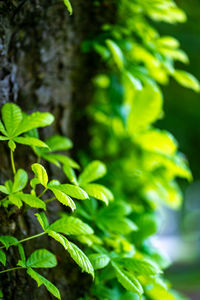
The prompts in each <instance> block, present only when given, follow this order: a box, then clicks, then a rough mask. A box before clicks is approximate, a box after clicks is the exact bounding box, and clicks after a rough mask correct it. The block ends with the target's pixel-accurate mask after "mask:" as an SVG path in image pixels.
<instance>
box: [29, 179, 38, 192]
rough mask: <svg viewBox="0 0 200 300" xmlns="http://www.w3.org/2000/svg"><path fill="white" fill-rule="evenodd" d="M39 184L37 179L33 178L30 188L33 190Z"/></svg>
mask: <svg viewBox="0 0 200 300" xmlns="http://www.w3.org/2000/svg"><path fill="white" fill-rule="evenodd" d="M37 184H40V181H39V179H38V178H36V177H34V178H33V179H31V180H30V186H31V187H32V188H33V189H35V187H36V185H37Z"/></svg>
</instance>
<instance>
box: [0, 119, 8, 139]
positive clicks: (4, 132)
mask: <svg viewBox="0 0 200 300" xmlns="http://www.w3.org/2000/svg"><path fill="white" fill-rule="evenodd" d="M0 131H1V133H3V134H4V135H5V136H7V135H8V134H7V131H6V129H5V127H4V125H3V123H2V122H1V121H0Z"/></svg>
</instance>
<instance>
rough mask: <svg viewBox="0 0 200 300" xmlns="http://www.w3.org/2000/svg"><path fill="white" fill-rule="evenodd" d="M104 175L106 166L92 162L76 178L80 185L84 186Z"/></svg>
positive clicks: (95, 161) (96, 161)
mask: <svg viewBox="0 0 200 300" xmlns="http://www.w3.org/2000/svg"><path fill="white" fill-rule="evenodd" d="M105 174H106V166H105V165H104V164H103V163H102V162H100V161H98V160H94V161H93V162H91V163H90V164H89V165H87V167H86V168H85V169H84V170H83V172H82V173H81V174H80V176H79V178H78V182H79V184H80V185H83V184H86V183H88V182H91V181H95V180H97V179H99V178H101V177H103V176H104V175H105Z"/></svg>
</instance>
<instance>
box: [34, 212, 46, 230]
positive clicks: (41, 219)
mask: <svg viewBox="0 0 200 300" xmlns="http://www.w3.org/2000/svg"><path fill="white" fill-rule="evenodd" d="M35 216H36V217H37V219H38V222H39V223H40V225H41V227H42V229H43V230H44V231H46V229H47V228H48V227H49V221H48V219H47V217H46V215H45V213H44V212H40V213H37V214H35Z"/></svg>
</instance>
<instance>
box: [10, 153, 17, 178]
mask: <svg viewBox="0 0 200 300" xmlns="http://www.w3.org/2000/svg"><path fill="white" fill-rule="evenodd" d="M10 160H11V165H12V170H13V174H14V175H15V174H16V169H15V162H14V156H13V151H12V150H11V149H10Z"/></svg>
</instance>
